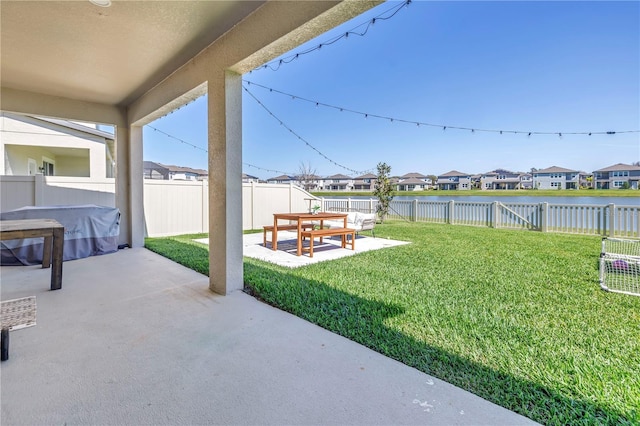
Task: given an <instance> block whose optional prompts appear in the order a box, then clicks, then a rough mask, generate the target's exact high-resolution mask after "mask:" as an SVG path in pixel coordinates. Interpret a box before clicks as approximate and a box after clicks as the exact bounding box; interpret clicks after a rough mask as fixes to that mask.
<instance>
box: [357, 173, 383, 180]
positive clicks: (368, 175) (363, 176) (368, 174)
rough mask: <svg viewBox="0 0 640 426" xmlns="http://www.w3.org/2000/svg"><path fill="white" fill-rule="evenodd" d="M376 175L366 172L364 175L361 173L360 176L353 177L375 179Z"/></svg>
mask: <svg viewBox="0 0 640 426" xmlns="http://www.w3.org/2000/svg"><path fill="white" fill-rule="evenodd" d="M377 178H378V176H376V175H374V174H373V173H367V174H366V175H362V176H357V177H355V178H354V179H377Z"/></svg>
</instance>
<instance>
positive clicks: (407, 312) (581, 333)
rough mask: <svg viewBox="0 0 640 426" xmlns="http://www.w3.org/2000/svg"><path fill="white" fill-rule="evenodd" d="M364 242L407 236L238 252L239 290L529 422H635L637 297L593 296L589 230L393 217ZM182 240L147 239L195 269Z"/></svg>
mask: <svg viewBox="0 0 640 426" xmlns="http://www.w3.org/2000/svg"><path fill="white" fill-rule="evenodd" d="M376 236H378V238H386V237H389V238H393V239H399V240H406V241H411V242H412V244H409V245H406V246H401V247H395V248H390V249H385V250H378V251H373V252H368V253H362V254H359V255H356V256H353V257H348V258H344V259H340V260H336V261H331V262H322V263H318V264H314V265H309V266H306V267H302V268H297V269H293V270H292V269H288V268H284V267H279V266H276V265H272V264H269V263H266V262H261V261H257V260H254V259H249V258H245V262H244V274H245V285H246V286H247V287H248V288H249V289H250V291H251V292H252V293H253V294H255V295H256V297H258V298H260V299H262V300H264V301H265V302H267V303H270V304H273V305H274V306H277V307H279V308H281V309H283V310H286V311H289V312H291V313H293V314H295V315H298V316H300V317H302V318H305V319H307V320H309V321H312V322H314V323H317V324H319V325H320V326H322V327H324V328H326V329H329V330H332V331H334V332H336V333H339V334H341V335H343V336H346V337H348V338H349V339H352V340H354V341H357V342H359V343H361V344H363V345H366V346H368V347H370V348H372V349H374V350H376V351H378V352H380V353H383V354H385V355H387V356H389V357H392V358H395V359H397V360H399V361H401V362H403V363H405V364H407V365H410V366H413V367H415V368H417V369H419V370H421V371H424V372H426V373H428V374H431V375H433V376H436V377H439V378H441V379H443V380H445V381H447V382H449V383H452V384H454V385H457V386H460V387H462V388H464V389H467V390H469V391H471V392H473V393H475V394H477V395H479V396H481V397H483V398H486V399H488V400H490V401H493V402H495V403H496V404H499V405H501V406H503V407H506V408H508V409H510V410H513V411H516V412H518V413H521V414H523V415H525V416H527V417H529V418H531V419H533V420H536V421H538V422H541V423H544V424H557V425H565V424H580V425H582V424H612V425H613V424H640V297H633V296H626V295H620V294H615V293H606V292H603V291H602V290H600V288H599V285H598V257H599V252H600V238H597V237H588V236H574V235H561V234H542V233H538V232H529V231H508V230H496V229H488V228H473V227H463V226H448V225H436V224H419V223H401V222H388V223H385V224H384V225H377V226H376ZM189 240H190V237H174V238H172V239H149V240H148V241H147V246H148V247H149V248H150V249H152V250H154V251H158V252H160V253H161V254H163V252H164V251H165V250H167V248H168V247H173V249H172V251H173V254H172V256H176V255H177V257H174V258H175V259H176V260H178V261H180V262H181V263H183V264H186V265H187V266H188V265H189V264H190V263H191V262H193V263H194V264H195V265H198V267H200V266H201V262H202V260H203V259H207V250H206V248H203V247H202V246H201V245H197V244H196V245H195V246H194V244H195V243H191V242H189ZM167 255H168V254H167ZM168 256H169V255H168ZM180 259H181V260H180ZM194 269H195V267H194ZM201 272H202V271H201Z"/></svg>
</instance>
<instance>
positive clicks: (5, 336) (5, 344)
mask: <svg viewBox="0 0 640 426" xmlns="http://www.w3.org/2000/svg"><path fill="white" fill-rule="evenodd" d="M0 346H1V347H2V350H1V353H0V360H2V361H6V360H8V359H9V329H8V328H3V329H2V337H1V338H0Z"/></svg>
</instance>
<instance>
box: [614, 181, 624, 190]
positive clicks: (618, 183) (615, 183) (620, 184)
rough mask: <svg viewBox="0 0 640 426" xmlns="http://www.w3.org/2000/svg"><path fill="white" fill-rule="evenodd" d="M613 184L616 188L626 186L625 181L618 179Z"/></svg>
mask: <svg viewBox="0 0 640 426" xmlns="http://www.w3.org/2000/svg"><path fill="white" fill-rule="evenodd" d="M613 186H614V188H622V187H623V186H624V181H622V180H617V181H615V182H613Z"/></svg>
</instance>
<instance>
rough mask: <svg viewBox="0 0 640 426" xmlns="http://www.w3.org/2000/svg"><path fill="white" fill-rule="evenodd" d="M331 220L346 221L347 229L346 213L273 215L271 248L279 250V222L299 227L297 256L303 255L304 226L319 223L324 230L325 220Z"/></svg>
mask: <svg viewBox="0 0 640 426" xmlns="http://www.w3.org/2000/svg"><path fill="white" fill-rule="evenodd" d="M331 219H343V220H344V228H346V227H347V214H346V213H328V212H319V213H316V214H313V213H306V212H305V213H274V214H273V233H272V236H271V239H272V241H271V248H272V249H273V250H274V251H275V250H278V221H279V220H288V221H291V222H296V223H297V225H298V229H297V230H298V251H297V255H298V256H301V255H302V236H301V232H302V224H303V223H304V222H311V221H319V222H320V228H322V225H323V222H324V221H325V220H331Z"/></svg>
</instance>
